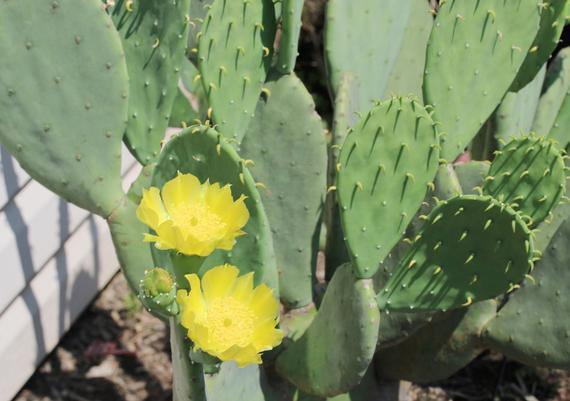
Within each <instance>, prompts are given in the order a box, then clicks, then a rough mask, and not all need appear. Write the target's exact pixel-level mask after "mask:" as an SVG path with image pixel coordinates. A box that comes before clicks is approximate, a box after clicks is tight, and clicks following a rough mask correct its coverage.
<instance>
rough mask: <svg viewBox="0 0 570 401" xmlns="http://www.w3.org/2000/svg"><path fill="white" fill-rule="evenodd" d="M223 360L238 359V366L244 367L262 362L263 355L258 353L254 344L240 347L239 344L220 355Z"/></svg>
mask: <svg viewBox="0 0 570 401" xmlns="http://www.w3.org/2000/svg"><path fill="white" fill-rule="evenodd" d="M218 358H220V359H221V360H222V361H236V362H237V364H238V367H240V368H243V367H244V366H247V365H250V364H253V363H254V364H258V365H259V364H261V355H259V354H258V353H257V351H256V350H255V348H254V347H253V346H252V345H248V346H247V347H239V346H237V345H235V346H233V347H231V348H230V349H229V350H227V351H225V352H223V353H221V354H219V355H218Z"/></svg>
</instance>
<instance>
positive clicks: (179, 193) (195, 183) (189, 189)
mask: <svg viewBox="0 0 570 401" xmlns="http://www.w3.org/2000/svg"><path fill="white" fill-rule="evenodd" d="M200 192H201V185H200V180H198V178H197V177H196V176H194V175H192V174H182V173H180V172H178V175H177V176H176V177H175V178H173V179H172V180H170V181H168V182H167V183H166V184H164V186H163V187H162V199H163V201H164V206H165V207H166V210H167V211H168V213H169V214H172V213H173V211H174V210H175V209H176V207H177V206H178V205H180V204H181V203H188V202H195V201H197V200H198V199H199V198H200Z"/></svg>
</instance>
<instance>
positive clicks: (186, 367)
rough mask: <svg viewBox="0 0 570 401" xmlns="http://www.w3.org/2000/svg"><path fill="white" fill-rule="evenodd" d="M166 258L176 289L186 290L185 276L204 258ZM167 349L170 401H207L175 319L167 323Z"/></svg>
mask: <svg viewBox="0 0 570 401" xmlns="http://www.w3.org/2000/svg"><path fill="white" fill-rule="evenodd" d="M170 258H171V261H172V266H173V269H174V271H173V273H174V278H175V279H176V284H177V286H178V288H182V289H187V288H188V281H187V280H186V278H185V277H184V276H185V275H187V274H191V273H194V274H198V272H199V271H200V267H201V266H202V263H203V262H204V259H205V258H202V257H199V256H186V255H181V254H177V253H175V252H172V253H171V254H170ZM170 345H171V348H172V369H173V372H174V383H173V390H172V394H173V399H174V401H207V399H206V389H205V387H204V367H203V366H202V364H201V363H197V362H194V361H192V359H191V358H190V342H189V341H188V340H187V339H186V329H185V328H184V327H182V325H181V324H180V320H179V319H178V318H172V319H170Z"/></svg>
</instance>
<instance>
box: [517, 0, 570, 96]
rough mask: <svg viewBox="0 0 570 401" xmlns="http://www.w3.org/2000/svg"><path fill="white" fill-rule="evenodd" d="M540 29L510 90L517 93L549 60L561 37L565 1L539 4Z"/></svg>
mask: <svg viewBox="0 0 570 401" xmlns="http://www.w3.org/2000/svg"><path fill="white" fill-rule="evenodd" d="M539 9H540V29H539V30H538V33H537V35H536V37H535V38H534V42H533V43H532V46H531V47H530V49H529V52H528V54H527V55H526V58H525V60H524V62H523V64H522V65H521V67H520V70H519V72H518V74H517V76H516V78H515V80H514V81H513V83H512V85H511V88H510V90H511V91H513V92H517V91H519V90H521V89H522V88H524V87H525V86H526V85H528V84H529V82H531V81H532V80H533V79H535V77H536V75H537V74H538V72H539V71H540V69H541V68H542V66H543V65H544V64H546V62H547V61H548V59H549V58H550V56H551V54H552V52H553V51H554V49H556V46H558V41H559V40H560V36H561V35H562V30H563V29H564V25H565V24H566V17H567V14H568V11H569V7H568V1H567V0H548V1H543V2H540V3H539Z"/></svg>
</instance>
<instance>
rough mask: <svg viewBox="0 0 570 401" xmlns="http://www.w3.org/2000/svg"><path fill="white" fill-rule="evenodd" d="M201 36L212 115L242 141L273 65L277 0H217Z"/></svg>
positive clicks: (201, 64) (222, 128) (200, 49)
mask: <svg viewBox="0 0 570 401" xmlns="http://www.w3.org/2000/svg"><path fill="white" fill-rule="evenodd" d="M199 36H200V38H199V41H198V68H199V69H200V74H201V77H202V82H203V84H204V89H205V90H206V94H207V96H208V101H209V104H210V107H211V108H212V113H213V114H212V116H213V119H214V121H215V123H216V124H217V125H218V126H219V128H220V132H223V133H224V135H226V136H227V137H228V138H233V139H235V140H237V141H241V139H242V138H243V136H244V135H245V132H246V129H247V126H248V124H249V121H250V120H251V118H252V117H253V114H254V111H255V105H256V104H257V99H258V97H259V94H260V93H261V90H262V88H263V83H264V82H265V78H266V76H267V72H268V69H269V66H270V63H271V55H272V52H273V39H274V36H275V14H274V8H273V2H272V1H271V0H260V1H251V0H238V1H229V0H217V1H214V2H213V3H212V5H211V6H210V7H209V9H208V14H207V15H206V17H205V20H204V23H203V24H202V30H201V31H200V35H199Z"/></svg>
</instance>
